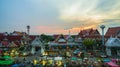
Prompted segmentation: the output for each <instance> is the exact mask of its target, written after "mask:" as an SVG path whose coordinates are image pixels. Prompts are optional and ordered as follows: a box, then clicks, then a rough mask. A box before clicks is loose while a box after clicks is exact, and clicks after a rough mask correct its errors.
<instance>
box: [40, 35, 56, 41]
mask: <svg viewBox="0 0 120 67" xmlns="http://www.w3.org/2000/svg"><path fill="white" fill-rule="evenodd" d="M40 37H41V39H42V40H43V41H44V42H49V41H53V40H54V38H53V37H52V36H49V35H45V34H41V35H40Z"/></svg>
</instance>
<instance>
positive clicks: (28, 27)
mask: <svg viewBox="0 0 120 67" xmlns="http://www.w3.org/2000/svg"><path fill="white" fill-rule="evenodd" d="M29 33H30V26H29V25H28V26H27V34H28V35H27V44H28V45H29V40H30V39H29Z"/></svg>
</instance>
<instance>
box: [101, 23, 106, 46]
mask: <svg viewBox="0 0 120 67" xmlns="http://www.w3.org/2000/svg"><path fill="white" fill-rule="evenodd" d="M100 28H101V29H102V46H104V28H105V25H101V26H100Z"/></svg>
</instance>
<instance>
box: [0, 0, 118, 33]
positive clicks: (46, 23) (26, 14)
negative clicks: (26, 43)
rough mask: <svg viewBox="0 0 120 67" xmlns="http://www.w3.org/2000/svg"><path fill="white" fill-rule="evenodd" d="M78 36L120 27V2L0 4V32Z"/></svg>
mask: <svg viewBox="0 0 120 67" xmlns="http://www.w3.org/2000/svg"><path fill="white" fill-rule="evenodd" d="M27 25H29V26H30V34H36V35H38V34H42V33H44V34H69V30H70V31H71V34H78V32H79V31H80V30H83V29H88V28H94V29H98V30H99V31H100V32H101V29H100V25H105V26H106V28H105V31H106V30H107V28H109V27H116V26H120V3H119V0H91V1H89V0H0V32H8V33H9V32H13V31H21V32H27V28H26V26H27Z"/></svg>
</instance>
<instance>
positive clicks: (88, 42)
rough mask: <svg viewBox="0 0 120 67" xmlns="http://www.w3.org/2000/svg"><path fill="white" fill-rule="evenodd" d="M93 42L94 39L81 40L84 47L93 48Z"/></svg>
mask: <svg viewBox="0 0 120 67" xmlns="http://www.w3.org/2000/svg"><path fill="white" fill-rule="evenodd" d="M94 44H95V40H93V39H90V38H87V39H84V40H83V45H84V46H85V47H86V49H93V45H94Z"/></svg>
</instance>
